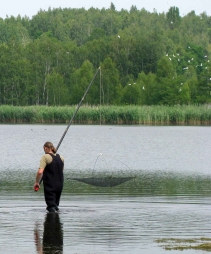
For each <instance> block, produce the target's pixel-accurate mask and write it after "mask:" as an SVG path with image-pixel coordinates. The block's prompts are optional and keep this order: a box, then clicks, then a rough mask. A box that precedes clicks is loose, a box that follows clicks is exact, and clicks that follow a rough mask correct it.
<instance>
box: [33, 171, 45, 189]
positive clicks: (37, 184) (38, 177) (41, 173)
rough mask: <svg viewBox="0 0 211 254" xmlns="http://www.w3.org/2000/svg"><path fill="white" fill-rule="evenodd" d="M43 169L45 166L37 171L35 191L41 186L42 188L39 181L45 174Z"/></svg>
mask: <svg viewBox="0 0 211 254" xmlns="http://www.w3.org/2000/svg"><path fill="white" fill-rule="evenodd" d="M43 171H44V169H43V168H39V169H38V171H37V174H36V179H35V183H34V190H35V191H38V190H39V188H40V184H39V181H40V179H41V177H42V175H43Z"/></svg>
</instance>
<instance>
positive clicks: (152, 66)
mask: <svg viewBox="0 0 211 254" xmlns="http://www.w3.org/2000/svg"><path fill="white" fill-rule="evenodd" d="M210 42H211V17H209V16H208V15H207V14H206V12H204V13H202V14H200V15H196V14H195V12H194V11H191V12H190V13H188V14H187V15H185V16H183V17H182V16H180V12H179V8H178V7H175V6H174V7H170V9H169V10H168V12H167V13H157V11H156V10H154V11H153V12H152V13H150V12H148V11H146V10H145V9H144V8H143V9H141V10H138V9H137V7H136V6H131V8H130V10H129V11H128V10H124V9H122V10H120V11H117V10H116V8H115V6H114V4H113V3H111V5H110V8H108V9H105V8H102V9H97V8H96V9H95V8H90V9H88V10H85V9H84V8H81V9H72V8H64V9H61V8H56V9H51V8H49V9H48V11H43V10H40V11H39V12H38V13H37V14H36V15H35V16H33V17H32V18H31V19H30V18H28V17H27V16H25V17H21V16H17V17H13V16H11V17H7V18H5V19H0V105H4V104H7V105H21V106H25V105H26V106H27V105H50V106H62V105H74V104H77V103H78V102H79V101H80V99H81V96H82V95H83V93H84V92H85V90H86V88H87V86H88V85H89V83H90V82H91V80H92V78H93V76H94V74H95V72H96V70H97V69H98V68H99V66H100V67H101V71H100V74H99V75H97V77H96V79H95V80H94V83H93V85H92V87H91V89H90V91H89V93H88V94H87V97H86V103H87V104H94V105H96V104H99V102H100V98H101V99H102V103H103V104H105V105H129V104H135V105H175V104H204V103H209V102H210V101H211V62H210V60H209V59H210V58H209V57H210V53H211V46H210V45H211V44H210ZM101 96H102V97H101Z"/></svg>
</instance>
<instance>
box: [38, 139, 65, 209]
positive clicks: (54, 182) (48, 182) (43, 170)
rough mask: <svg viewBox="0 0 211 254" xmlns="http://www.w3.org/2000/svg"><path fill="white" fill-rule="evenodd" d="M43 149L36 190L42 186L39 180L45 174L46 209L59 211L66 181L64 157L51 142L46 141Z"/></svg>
mask: <svg viewBox="0 0 211 254" xmlns="http://www.w3.org/2000/svg"><path fill="white" fill-rule="evenodd" d="M43 149H44V151H45V155H43V156H42V158H41V160H40V167H39V169H38V171H37V175H36V180H35V184H34V190H36V189H39V188H40V184H39V181H40V179H41V177H42V176H43V185H44V194H45V202H46V204H47V208H46V209H47V210H48V211H49V212H57V211H59V208H58V206H59V201H60V197H61V193H62V189H63V183H64V176H63V169H64V159H63V157H62V156H60V155H59V154H56V148H55V147H54V146H53V144H52V143H51V142H46V143H45V144H44V146H43Z"/></svg>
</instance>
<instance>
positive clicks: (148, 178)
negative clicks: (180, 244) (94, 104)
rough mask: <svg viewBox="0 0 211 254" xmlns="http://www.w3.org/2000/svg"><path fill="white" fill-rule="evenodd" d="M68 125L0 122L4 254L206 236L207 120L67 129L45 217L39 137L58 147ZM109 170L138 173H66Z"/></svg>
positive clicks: (149, 247)
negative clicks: (54, 206) (57, 188)
mask: <svg viewBox="0 0 211 254" xmlns="http://www.w3.org/2000/svg"><path fill="white" fill-rule="evenodd" d="M65 128H66V126H65V125H57V126H55V125H54V126H53V125H0V143H1V146H2V152H1V155H2V156H1V157H0V165H1V168H0V171H1V178H0V235H1V237H0V253H42V251H43V252H44V253H146V254H148V253H149V254H151V253H158V254H159V253H165V252H167V251H166V250H165V249H164V248H163V244H160V243H157V242H156V240H158V239H161V238H201V237H210V223H209V221H210V219H211V218H210V217H211V215H210V205H211V199H210V194H211V173H210V166H211V158H210V155H209V151H210V148H211V147H210V146H211V135H210V134H211V128H210V127H190V126H189V127H167V126H166V127H158V126H157V127H147V126H75V125H73V126H71V127H70V129H69V131H68V133H67V135H66V137H65V139H64V141H63V143H62V145H61V147H60V148H59V153H61V154H62V155H63V156H64V157H65V187H64V191H63V195H62V198H61V204H60V205H61V206H60V213H59V214H58V215H52V216H51V215H47V213H46V211H45V202H44V198H43V188H42V187H41V190H40V191H39V192H38V193H35V192H33V190H32V186H33V182H34V177H35V173H36V170H37V167H38V165H39V158H40V156H41V155H42V154H43V150H42V146H43V143H44V142H45V141H48V140H50V141H52V142H53V143H54V144H55V145H56V144H57V143H58V142H59V140H60V138H61V136H62V134H63V132H64V130H65ZM101 154H102V155H101ZM107 176H110V177H128V176H129V177H130V176H131V177H134V178H133V179H131V180H130V181H128V182H126V183H123V184H121V185H118V186H116V187H96V186H91V185H87V184H85V183H81V182H78V181H75V180H73V179H72V178H77V177H79V178H80V177H102V178H103V177H107ZM183 252H184V253H204V251H200V250H198V251H194V250H185V251H183ZM171 253H181V252H180V251H176V250H173V251H171Z"/></svg>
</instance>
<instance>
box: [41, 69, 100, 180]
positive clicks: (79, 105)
mask: <svg viewBox="0 0 211 254" xmlns="http://www.w3.org/2000/svg"><path fill="white" fill-rule="evenodd" d="M99 70H100V67H99V68H98V69H97V71H96V73H95V75H94V77H93V79H92V81H91V83H90V84H89V86H88V87H87V89H86V91H85V93H84V95H83V97H82V98H81V101H80V102H79V104H78V106H77V108H76V110H75V112H74V114H73V116H72V118H71V119H70V122H69V123H68V125H67V128H66V129H65V131H64V133H63V135H62V137H61V139H60V141H59V143H58V145H57V147H56V151H58V149H59V147H60V145H61V143H62V141H63V139H64V137H65V135H66V134H67V131H68V129H69V127H70V125H71V124H72V121H73V119H74V117H75V115H76V114H77V112H78V110H79V108H80V107H81V104H82V103H83V100H84V98H85V97H86V94H87V93H88V91H89V89H90V87H91V85H92V83H93V82H94V80H95V78H96V76H97V73H98V71H99ZM42 180H43V177H42V178H41V179H40V181H39V184H41V183H42Z"/></svg>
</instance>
